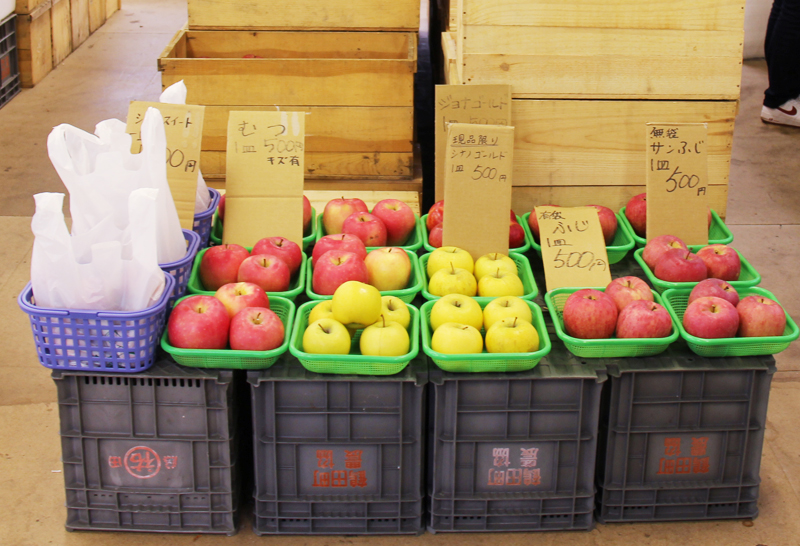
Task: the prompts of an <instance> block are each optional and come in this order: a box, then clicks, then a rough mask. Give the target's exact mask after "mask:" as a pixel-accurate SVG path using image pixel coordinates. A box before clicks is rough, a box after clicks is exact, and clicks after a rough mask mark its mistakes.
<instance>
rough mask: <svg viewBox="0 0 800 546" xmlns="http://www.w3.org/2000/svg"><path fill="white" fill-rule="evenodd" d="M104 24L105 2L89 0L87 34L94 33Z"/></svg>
mask: <svg viewBox="0 0 800 546" xmlns="http://www.w3.org/2000/svg"><path fill="white" fill-rule="evenodd" d="M105 22H106V0H89V33H90V34H92V33H94V31H95V30H97V29H98V28H100V27H101V26H103V23H105Z"/></svg>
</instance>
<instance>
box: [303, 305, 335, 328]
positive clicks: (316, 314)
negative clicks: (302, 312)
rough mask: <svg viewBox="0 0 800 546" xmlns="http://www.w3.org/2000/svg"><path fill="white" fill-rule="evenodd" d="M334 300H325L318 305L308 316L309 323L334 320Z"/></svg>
mask: <svg viewBox="0 0 800 546" xmlns="http://www.w3.org/2000/svg"><path fill="white" fill-rule="evenodd" d="M332 304H333V300H323V301H321V302H319V303H318V304H316V305H315V306H314V307H313V308H312V309H311V312H310V313H309V314H308V323H309V324H311V323H312V322H317V321H318V320H319V319H321V318H333V307H332Z"/></svg>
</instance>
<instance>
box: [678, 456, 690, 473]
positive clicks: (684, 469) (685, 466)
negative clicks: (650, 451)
mask: <svg viewBox="0 0 800 546" xmlns="http://www.w3.org/2000/svg"><path fill="white" fill-rule="evenodd" d="M691 472H692V458H691V457H678V458H677V459H676V460H675V474H690V473H691Z"/></svg>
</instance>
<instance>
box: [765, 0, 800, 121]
mask: <svg viewBox="0 0 800 546" xmlns="http://www.w3.org/2000/svg"><path fill="white" fill-rule="evenodd" d="M764 51H765V54H766V59H767V70H768V73H769V89H767V91H766V92H765V93H764V106H766V107H768V108H777V107H778V106H781V105H782V104H784V103H785V102H786V101H788V100H790V99H794V98H797V97H798V96H799V95H800V0H775V2H774V3H773V5H772V11H771V12H770V16H769V23H768V24H767V37H766V40H765V43H764Z"/></svg>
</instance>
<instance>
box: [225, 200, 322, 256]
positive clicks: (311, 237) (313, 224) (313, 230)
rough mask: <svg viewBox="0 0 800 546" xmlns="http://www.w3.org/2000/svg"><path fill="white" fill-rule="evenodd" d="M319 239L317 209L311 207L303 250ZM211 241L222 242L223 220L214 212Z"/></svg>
mask: <svg viewBox="0 0 800 546" xmlns="http://www.w3.org/2000/svg"><path fill="white" fill-rule="evenodd" d="M316 240H317V211H316V209H314V207H311V233H309V234H308V235H305V236H304V237H303V250H308V247H310V246H311V245H313V244H314V242H315V241H316ZM211 242H212V243H213V244H215V245H221V244H222V222H221V221H220V219H219V216H217V213H216V212H214V224H213V227H212V228H211Z"/></svg>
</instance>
